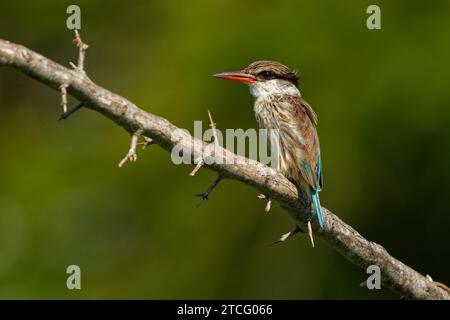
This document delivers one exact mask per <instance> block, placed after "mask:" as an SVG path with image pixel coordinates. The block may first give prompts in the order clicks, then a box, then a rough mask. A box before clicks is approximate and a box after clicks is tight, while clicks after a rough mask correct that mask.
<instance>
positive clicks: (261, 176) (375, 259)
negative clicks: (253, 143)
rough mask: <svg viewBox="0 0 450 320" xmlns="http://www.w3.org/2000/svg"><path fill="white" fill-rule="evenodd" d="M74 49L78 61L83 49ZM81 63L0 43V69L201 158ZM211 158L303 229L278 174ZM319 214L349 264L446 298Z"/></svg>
mask: <svg viewBox="0 0 450 320" xmlns="http://www.w3.org/2000/svg"><path fill="white" fill-rule="evenodd" d="M80 46H81V47H80V52H82V54H83V58H82V59H84V51H85V49H86V47H85V46H83V45H80ZM83 63H84V61H83V60H82V61H79V65H78V67H79V68H77V69H75V70H73V69H69V68H66V67H63V66H62V65H60V64H58V63H56V62H54V61H52V60H50V59H48V58H46V57H44V56H42V55H40V54H38V53H36V52H33V51H31V50H29V49H27V48H25V47H23V46H21V45H18V44H14V43H11V42H8V41H5V40H1V39H0V65H3V66H10V67H13V68H15V69H17V70H20V71H22V72H23V73H25V74H27V75H29V76H30V77H32V78H34V79H36V80H38V81H40V82H42V83H44V84H46V85H47V86H49V87H51V88H53V89H54V90H57V91H59V92H60V91H61V87H62V86H63V87H64V88H65V90H67V93H68V94H70V95H72V96H73V97H75V98H77V99H78V100H80V102H82V103H83V105H84V106H85V107H87V108H90V109H92V110H95V111H98V112H100V113H101V114H103V115H104V116H106V117H108V118H109V119H111V120H112V121H114V122H115V123H116V124H117V125H119V126H121V127H123V128H124V129H125V130H127V131H128V132H129V133H130V134H134V133H136V132H140V133H141V135H142V136H145V137H148V138H151V139H152V141H154V142H155V143H157V144H159V145H160V146H161V147H162V148H164V149H166V150H167V151H169V152H170V151H171V150H172V148H173V147H174V146H175V145H177V144H181V145H183V146H184V147H186V148H187V149H188V148H190V147H191V146H192V147H193V151H194V152H193V155H192V157H193V158H194V159H201V156H202V154H203V149H204V148H205V147H206V146H207V144H208V143H205V142H203V141H201V140H199V139H196V138H194V137H192V136H191V135H189V134H187V133H183V134H178V135H173V134H172V133H173V132H174V131H176V130H177V129H178V128H177V127H176V126H175V125H173V124H172V123H170V122H169V121H168V120H166V119H164V118H161V117H159V116H156V115H153V114H151V113H148V112H145V111H143V110H141V109H139V108H138V107H137V106H136V105H134V104H133V103H132V102H130V101H129V100H127V99H125V98H123V97H121V96H120V95H118V94H115V93H113V92H111V91H109V90H107V89H105V88H102V87H100V86H98V85H97V84H95V83H94V82H92V81H91V80H90V79H89V78H88V77H87V75H86V73H84V72H79V69H81V68H83ZM214 156H215V159H219V160H222V161H221V162H218V161H215V162H214V163H213V164H207V163H206V161H205V163H204V164H203V166H205V167H207V168H209V169H212V170H214V171H216V172H217V173H219V175H220V176H222V177H224V178H231V179H235V180H239V181H241V182H244V183H246V184H248V185H251V186H253V187H255V188H256V189H258V190H260V191H261V192H262V193H264V194H266V195H268V196H269V197H270V199H273V200H277V201H278V202H279V203H280V205H281V207H282V208H283V209H285V210H286V211H287V212H288V213H289V215H290V216H291V217H292V218H293V219H294V220H295V222H296V223H297V224H298V225H300V226H301V227H302V228H305V226H306V223H307V222H308V216H307V214H306V213H305V212H306V208H305V203H304V202H303V201H302V198H301V197H299V192H298V190H297V189H296V188H295V186H294V185H293V184H292V183H291V182H289V181H288V180H287V179H286V178H285V177H284V176H283V175H282V174H281V173H279V172H277V171H276V170H274V169H272V168H269V167H267V166H265V165H263V164H261V163H259V162H257V161H254V160H251V159H245V158H243V157H241V156H239V155H235V154H233V153H232V152H230V151H228V150H226V149H223V148H216V153H215V155H214ZM243 160H245V162H244V161H243ZM322 212H323V216H324V217H323V218H324V228H323V229H321V228H320V227H319V226H318V225H317V222H315V223H314V224H313V229H314V232H315V234H316V235H317V236H318V237H320V238H321V239H323V240H325V241H327V242H328V243H329V244H330V245H331V246H332V247H334V248H335V249H336V250H337V251H338V252H340V253H341V254H342V255H343V256H344V257H346V258H347V259H348V260H349V261H351V262H352V263H353V264H355V265H357V266H359V267H362V268H364V269H365V268H367V267H368V266H369V265H377V266H379V267H380V269H381V277H382V282H383V284H384V285H386V286H388V287H389V288H391V289H393V290H394V291H396V292H398V293H399V294H401V295H402V296H404V297H407V298H414V299H450V292H448V291H447V290H446V289H445V287H441V286H439V285H437V284H436V282H433V281H431V280H430V279H427V278H426V277H424V276H422V275H421V274H419V273H418V272H416V271H415V270H413V269H412V268H410V267H408V266H406V265H405V264H403V263H402V262H400V261H399V260H397V259H395V258H393V257H392V256H390V255H389V254H388V252H387V251H386V250H385V249H384V248H383V247H382V246H380V245H378V244H376V243H373V242H371V241H368V240H366V239H365V238H363V237H362V236H361V235H360V234H359V233H358V232H356V231H355V230H354V229H353V228H352V227H351V226H349V225H347V224H346V223H344V222H343V221H342V220H341V219H339V218H338V217H337V216H335V215H334V214H332V213H331V212H330V211H329V210H327V209H325V208H322Z"/></svg>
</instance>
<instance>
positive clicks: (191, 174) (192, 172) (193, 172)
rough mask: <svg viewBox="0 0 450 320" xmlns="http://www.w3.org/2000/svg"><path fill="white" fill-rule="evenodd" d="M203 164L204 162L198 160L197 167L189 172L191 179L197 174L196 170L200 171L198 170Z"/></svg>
mask: <svg viewBox="0 0 450 320" xmlns="http://www.w3.org/2000/svg"><path fill="white" fill-rule="evenodd" d="M204 163H205V161H204V160H203V159H200V160H199V161H198V162H197V165H196V166H195V168H194V170H192V171H191V173H189V175H190V176H191V177H193V176H195V174H196V173H197V171H198V170H200V168H201V167H202V166H203V164H204Z"/></svg>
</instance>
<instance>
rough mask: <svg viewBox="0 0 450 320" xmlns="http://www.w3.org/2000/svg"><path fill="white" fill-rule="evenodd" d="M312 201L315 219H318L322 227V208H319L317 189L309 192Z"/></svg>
mask: <svg viewBox="0 0 450 320" xmlns="http://www.w3.org/2000/svg"><path fill="white" fill-rule="evenodd" d="M311 197H312V201H313V203H314V209H315V211H316V215H317V219H318V220H319V224H320V227H321V228H323V219H322V209H321V208H320V201H319V194H318V192H317V191H314V190H313V191H312V193H311Z"/></svg>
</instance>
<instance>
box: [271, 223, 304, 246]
mask: <svg viewBox="0 0 450 320" xmlns="http://www.w3.org/2000/svg"><path fill="white" fill-rule="evenodd" d="M299 232H304V231H303V230H302V229H301V228H300V227H299V226H298V225H295V228H294V230H292V231H289V232H288V233H285V234H283V235H281V237H280V239H278V240H277V241H275V242H273V243H272V244H277V243H280V242H284V241H286V240H287V239H289V238H291V237H292V236H294V235H296V234H297V233H299Z"/></svg>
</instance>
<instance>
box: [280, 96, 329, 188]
mask: <svg viewBox="0 0 450 320" xmlns="http://www.w3.org/2000/svg"><path fill="white" fill-rule="evenodd" d="M282 99H283V101H284V102H287V103H288V104H289V105H291V106H292V119H291V120H290V121H295V123H296V125H295V127H296V131H297V132H298V133H299V134H300V135H301V136H302V138H303V139H302V142H300V147H301V148H302V151H303V154H304V156H303V159H301V160H299V162H300V163H298V164H297V165H298V168H299V170H300V173H301V175H302V178H303V179H304V180H305V181H306V182H307V183H308V184H309V185H310V186H311V187H312V188H313V189H314V190H320V189H321V188H322V172H321V171H322V170H321V169H320V173H319V167H320V144H319V136H318V134H317V129H316V125H317V115H316V113H315V112H314V110H313V109H312V108H311V106H310V105H309V104H308V102H306V100H304V99H303V98H301V97H298V96H285V97H283V98H282Z"/></svg>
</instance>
